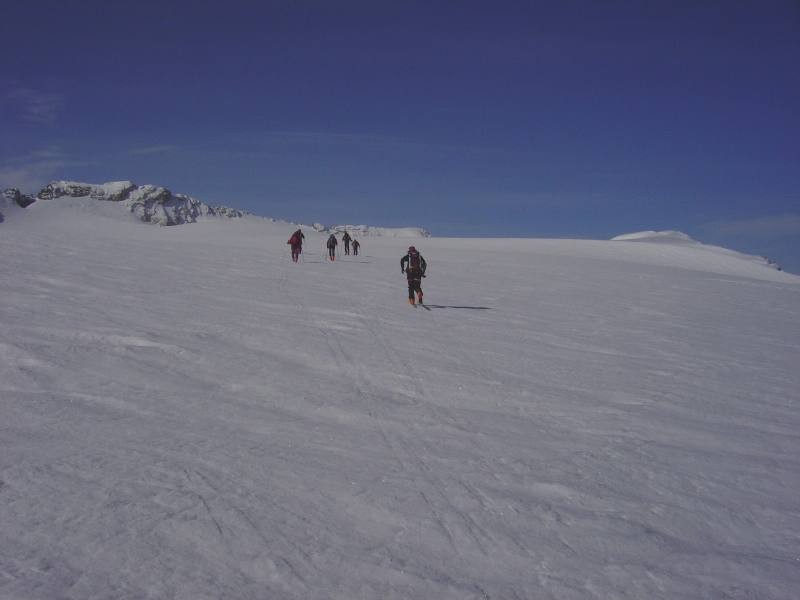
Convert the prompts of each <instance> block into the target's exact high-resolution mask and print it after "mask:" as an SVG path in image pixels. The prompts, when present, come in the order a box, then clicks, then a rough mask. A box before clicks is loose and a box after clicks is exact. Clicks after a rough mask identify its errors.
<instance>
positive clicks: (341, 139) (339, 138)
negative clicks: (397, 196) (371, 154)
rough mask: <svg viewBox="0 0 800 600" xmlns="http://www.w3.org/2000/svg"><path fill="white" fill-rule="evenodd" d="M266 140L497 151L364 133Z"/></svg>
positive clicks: (276, 135)
mask: <svg viewBox="0 0 800 600" xmlns="http://www.w3.org/2000/svg"><path fill="white" fill-rule="evenodd" d="M263 136H264V137H265V139H266V140H275V141H282V142H292V143H298V144H315V145H339V146H342V145H348V146H361V147H385V148H409V149H417V150H419V149H427V150H436V151H441V150H447V151H459V152H465V151H466V152H492V151H494V150H495V149H494V148H490V147H486V146H476V145H469V144H465V145H456V144H444V143H438V142H427V141H422V140H415V139H411V138H405V137H399V136H388V135H373V134H362V133H336V132H327V131H267V132H265V133H263Z"/></svg>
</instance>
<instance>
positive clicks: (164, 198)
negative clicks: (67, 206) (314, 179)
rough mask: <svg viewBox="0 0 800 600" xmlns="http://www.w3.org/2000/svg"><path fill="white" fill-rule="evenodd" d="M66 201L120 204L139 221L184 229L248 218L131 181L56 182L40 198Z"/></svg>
mask: <svg viewBox="0 0 800 600" xmlns="http://www.w3.org/2000/svg"><path fill="white" fill-rule="evenodd" d="M64 197H67V198H91V199H92V200H107V201H111V202H116V203H118V204H119V205H120V206H124V207H125V208H127V209H128V210H129V211H130V212H131V213H133V214H134V215H136V217H137V218H139V220H141V221H145V222H147V223H153V224H155V225H182V224H184V223H195V222H196V221H197V220H198V219H200V218H202V217H229V218H237V217H241V216H243V215H244V213H243V212H242V211H240V210H236V209H233V208H228V207H227V206H209V205H208V204H205V203H204V202H201V201H200V200H197V199H196V198H192V197H191V196H186V195H184V194H173V193H172V192H171V191H169V190H168V189H167V188H164V187H159V186H155V185H143V186H138V185H136V184H135V183H133V182H131V181H112V182H109V183H104V184H94V183H78V182H75V181H53V182H51V183H49V184H48V185H47V186H45V187H44V188H43V189H42V190H41V191H40V192H39V193H38V194H37V198H38V199H39V200H41V201H48V200H56V199H62V198H64ZM59 201H60V202H63V200H59Z"/></svg>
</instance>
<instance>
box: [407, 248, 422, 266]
mask: <svg viewBox="0 0 800 600" xmlns="http://www.w3.org/2000/svg"><path fill="white" fill-rule="evenodd" d="M420 266H421V265H420V261H419V252H409V253H408V268H409V269H414V270H419V269H420Z"/></svg>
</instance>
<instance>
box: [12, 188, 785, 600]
mask: <svg viewBox="0 0 800 600" xmlns="http://www.w3.org/2000/svg"><path fill="white" fill-rule="evenodd" d="M87 206H88V205H85V204H83V205H82V204H80V203H78V204H70V203H67V204H59V203H54V202H51V203H36V204H34V205H33V206H31V207H30V208H29V209H26V210H19V211H15V212H14V214H13V216H11V217H10V218H7V219H6V221H5V222H4V223H2V224H0V256H2V260H1V261H0V597H2V598H26V599H52V598H95V599H99V598H186V599H189V598H191V599H202V598H209V599H210V598H270V599H274V598H287V599H288V598H303V599H308V598H311V599H329V598H335V599H343V600H344V599H347V600H350V599H353V598H442V599H449V598H453V599H455V598H458V599H465V598H476V599H477V598H480V599H485V598H503V599H505V598H557V599H573V598H574V599H578V598H580V599H583V598H598V599H599V598H602V599H607V598H648V599H653V598H656V599H657V598H664V599H666V598H669V599H674V598H682V599H691V598H697V599H700V598H703V599H705V598H775V599H790V598H796V597H797V590H798V589H800V459H798V456H800V405H799V402H798V390H800V370H799V369H798V368H797V367H798V365H799V364H800V278H798V277H796V276H793V275H790V274H787V273H783V272H780V271H776V270H774V269H770V268H769V267H767V266H765V265H763V264H760V263H757V262H755V261H752V260H748V259H747V257H743V256H742V255H738V254H736V253H730V252H726V251H717V250H709V249H708V248H707V247H696V246H694V245H674V244H672V245H671V244H666V245H665V244H641V243H620V242H612V241H581V240H501V239H480V240H475V239H437V238H430V239H425V240H420V241H419V242H417V245H418V247H419V248H420V250H421V251H422V253H423V255H424V256H425V258H426V259H427V261H428V263H429V275H428V277H427V278H426V279H425V280H424V287H425V291H426V298H427V300H428V302H429V303H430V310H425V309H423V308H411V307H409V306H408V305H407V304H406V303H405V297H404V296H405V289H404V288H405V285H404V280H403V276H402V275H401V273H400V268H399V260H400V257H401V256H402V254H403V251H404V249H405V245H406V244H404V243H403V241H402V240H396V239H392V238H381V237H376V238H369V239H366V240H363V242H364V243H363V246H362V256H359V257H341V256H340V257H339V259H338V260H337V261H336V262H335V263H329V262H326V261H324V260H323V258H322V248H323V241H324V238H325V234H320V233H316V232H314V231H311V230H306V235H307V248H306V253H305V254H304V255H303V262H301V263H300V264H293V263H292V262H291V261H290V260H289V256H288V246H287V245H286V240H287V239H288V237H289V235H290V233H291V230H292V228H291V227H287V226H281V225H280V224H276V223H271V222H269V221H266V220H262V219H249V218H244V219H236V220H228V221H207V222H199V223H197V224H193V225H191V226H186V227H163V228H160V227H148V226H146V225H143V224H142V223H140V222H137V221H135V220H133V219H132V218H130V219H120V218H119V212H117V215H116V216H115V215H113V214H111V213H110V212H109V213H107V214H106V213H101V212H98V211H97V210H91V209H88V208H87Z"/></svg>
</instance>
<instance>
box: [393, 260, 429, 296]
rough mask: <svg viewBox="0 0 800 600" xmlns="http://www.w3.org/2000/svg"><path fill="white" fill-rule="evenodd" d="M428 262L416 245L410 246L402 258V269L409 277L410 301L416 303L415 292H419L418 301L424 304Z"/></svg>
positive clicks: (407, 277)
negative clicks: (423, 286)
mask: <svg viewBox="0 0 800 600" xmlns="http://www.w3.org/2000/svg"><path fill="white" fill-rule="evenodd" d="M427 269H428V264H427V263H426V262H425V259H424V258H422V255H421V254H420V253H419V252H418V251H417V249H416V248H415V247H414V246H409V247H408V253H407V254H406V255H405V256H404V257H403V258H401V259H400V270H401V271H402V272H403V273H405V274H406V279H408V303H409V304H411V305H412V306H413V305H414V304H415V301H414V294H415V293H416V294H417V300H416V301H417V302H419V303H420V304H422V278H423V277H425V271H426V270H427Z"/></svg>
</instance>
